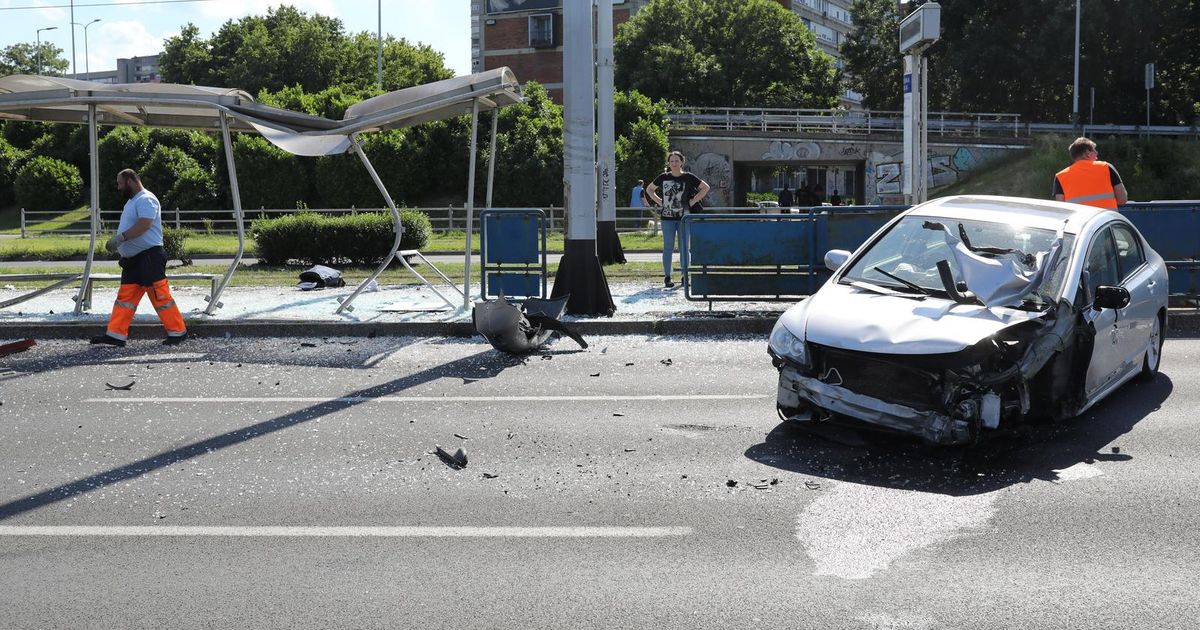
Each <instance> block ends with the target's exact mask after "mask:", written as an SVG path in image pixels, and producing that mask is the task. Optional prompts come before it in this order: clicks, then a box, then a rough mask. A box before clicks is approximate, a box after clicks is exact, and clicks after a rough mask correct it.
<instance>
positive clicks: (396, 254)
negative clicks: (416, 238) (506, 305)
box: [334, 134, 458, 314]
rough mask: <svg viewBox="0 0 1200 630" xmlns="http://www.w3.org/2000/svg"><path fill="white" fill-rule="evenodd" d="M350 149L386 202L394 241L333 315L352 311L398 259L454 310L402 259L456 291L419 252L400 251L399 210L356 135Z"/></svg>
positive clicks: (451, 303)
mask: <svg viewBox="0 0 1200 630" xmlns="http://www.w3.org/2000/svg"><path fill="white" fill-rule="evenodd" d="M350 148H351V149H353V150H354V153H355V154H356V155H357V156H358V159H359V160H361V161H362V163H363V166H364V167H366V169H367V174H369V175H370V176H371V181H373V182H375V187H376V188H378V189H379V193H380V194H381V195H383V200H384V201H385V202H387V206H388V209H389V210H390V211H391V212H392V223H393V225H394V226H395V230H396V239H395V240H394V241H393V242H392V249H391V251H389V252H388V254H387V256H384V258H383V262H382V263H380V265H379V267H377V268H376V269H375V271H374V272H372V273H371V275H370V276H368V277H367V278H366V279H365V280H363V281H362V282H361V283H359V285H358V286H357V287H355V289H354V292H353V293H351V294H350V295H348V296H347V297H345V298H338V302H339V303H340V304H339V306H338V307H337V310H335V311H334V313H339V314H340V313H341V312H342V311H353V310H354V307H353V306H350V303H351V302H353V301H354V298H356V297H358V295H359V294H360V293H362V292H363V291H364V290H365V289H366V288H367V287H368V286H370V285H371V283H372V282H373V281H374V280H375V279H376V278H378V277H379V274H381V273H383V271H384V270H385V269H387V268H388V265H390V264H392V259H398V260H399V261H400V264H401V265H404V268H405V269H407V270H408V271H409V272H411V273H412V274H413V275H414V276H416V277H417V279H418V280H420V281H421V282H422V284H424V285H425V286H427V287H429V288H430V289H432V290H433V292H434V293H436V294H437V295H438V297H440V298H442V300H443V301H445V302H446V304H448V305H449V306H450V307H451V308H454V306H455V305H454V303H453V302H451V301H450V300H448V299H446V296H444V295H442V293H441V292H440V291H438V290H437V289H436V288H435V287H434V286H433V285H432V284H430V283H429V281H428V280H426V279H425V277H424V276H422V275H421V274H419V273H417V271H416V270H415V269H413V268H412V266H411V265H409V264H408V261H407V260H405V259H404V257H405V256H414V257H417V258H420V259H421V261H422V262H423V263H425V264H427V265H429V266H430V267H431V268H433V270H434V271H436V272H437V274H438V275H439V276H441V277H442V279H443V280H444V281H445V282H446V284H449V285H450V286H451V287H452V288H453V289H454V290H455V291H457V290H458V287H457V286H455V285H454V284H453V283H452V282H450V279H449V278H447V277H446V274H444V273H442V272H441V270H439V269H438V268H437V267H434V266H433V264H432V263H430V262H429V261H428V260H426V259H425V257H424V256H422V255H421V253H420V252H418V251H417V250H415V249H413V250H405V251H400V241H401V239H402V238H403V236H404V224H403V223H402V222H401V221H400V210H398V209H397V208H396V202H395V201H392V195H391V194H390V193H389V192H388V191H387V187H385V186H384V185H383V180H382V179H380V178H379V173H376V172H375V167H374V166H373V165H372V164H371V160H369V159H367V154H366V153H363V150H362V143H360V142H359V141H358V134H352V135H351V136H350Z"/></svg>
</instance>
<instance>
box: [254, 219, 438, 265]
mask: <svg viewBox="0 0 1200 630" xmlns="http://www.w3.org/2000/svg"><path fill="white" fill-rule="evenodd" d="M400 223H401V225H402V226H403V228H404V234H403V237H402V238H401V241H400V248H401V249H420V248H422V247H425V246H426V245H427V244H428V243H429V238H430V237H431V236H432V234H433V227H432V225H430V223H429V217H427V216H425V214H424V213H422V212H417V211H416V210H404V211H401V213H400ZM250 233H251V236H252V237H253V238H254V242H255V246H256V250H257V252H258V257H259V258H260V259H261V260H262V261H263V262H265V263H266V264H268V265H283V264H286V263H287V262H288V261H290V260H295V261H299V262H300V263H301V264H306V265H308V264H318V263H324V264H343V263H349V264H353V265H374V264H378V263H379V262H381V261H382V260H383V257H384V255H386V254H387V253H388V250H389V249H390V248H391V246H392V243H393V242H394V241H395V231H394V230H393V227H392V217H391V214H390V213H381V212H368V213H362V214H356V215H345V216H340V217H327V216H321V215H319V214H316V213H312V212H302V213H298V214H292V215H287V216H283V217H279V218H275V219H259V220H257V221H255V222H254V224H253V225H252V226H251V228H250Z"/></svg>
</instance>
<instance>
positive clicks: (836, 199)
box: [829, 188, 842, 206]
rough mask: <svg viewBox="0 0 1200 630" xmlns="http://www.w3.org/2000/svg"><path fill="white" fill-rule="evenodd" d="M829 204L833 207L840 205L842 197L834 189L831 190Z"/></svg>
mask: <svg viewBox="0 0 1200 630" xmlns="http://www.w3.org/2000/svg"><path fill="white" fill-rule="evenodd" d="M829 203H830V204H832V205H835V206H840V205H842V196H841V195H839V194H838V190H837V189H836V188H834V189H833V194H832V195H830V196H829Z"/></svg>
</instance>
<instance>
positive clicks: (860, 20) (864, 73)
mask: <svg viewBox="0 0 1200 630" xmlns="http://www.w3.org/2000/svg"><path fill="white" fill-rule="evenodd" d="M850 16H851V19H853V20H854V26H855V28H854V30H853V31H852V32H851V33H850V35H849V36H848V37H847V38H846V43H844V44H842V58H843V59H844V60H845V62H846V70H847V76H846V84H847V86H848V87H849V88H850V89H852V90H854V91H855V92H858V93H859V94H862V95H863V106H864V107H866V108H867V109H876V110H878V109H882V110H898V109H900V108H901V107H902V105H903V103H902V100H903V99H902V98H901V97H902V94H901V93H900V89H899V88H900V82H901V80H902V77H903V75H904V60H903V57H902V56H901V55H900V51H899V46H900V43H899V40H900V36H899V31H900V21H899V20H898V19H897V15H896V3H895V1H894V0H854V4H852V5H850Z"/></svg>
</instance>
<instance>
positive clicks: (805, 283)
mask: <svg viewBox="0 0 1200 630" xmlns="http://www.w3.org/2000/svg"><path fill="white" fill-rule="evenodd" d="M907 209H908V206H845V207H840V206H832V207H831V206H819V207H814V208H810V209H808V210H807V211H805V212H803V213H801V214H766V215H745V214H712V215H705V214H693V215H688V216H686V217H684V220H683V229H684V230H687V231H688V235H689V237H688V241H689V248H688V249H689V255H688V257H687V259H686V261H685V264H684V267H683V274H684V288H685V291H684V295H685V296H686V297H687V299H689V300H699V301H709V302H712V301H720V300H743V299H747V298H754V299H757V300H794V299H797V298H800V297H803V296H805V295H809V294H811V293H812V292H813V291H815V290H816V288H817V287H818V286H819V285H820V283H821V282H824V280H825V278H827V277H828V275H829V271H828V270H826V269H825V264H824V257H825V252H827V251H829V250H831V249H845V250H850V251H853V250H855V249H857V248H858V246H859V245H861V244H862V243H863V242H864V241H866V240H867V239H868V238H870V236H871V235H872V234H874V233H875V232H876V231H877V230H878V229H879V228H881V227H883V225H884V224H885V223H887V222H888V221H889V220H890V219H892V218H893V217H895V216H896V215H898V214H900V213H901V212H903V211H905V210H907ZM1120 211H1121V213H1122V214H1124V215H1125V216H1126V217H1128V218H1129V220H1130V222H1131V223H1133V224H1134V226H1136V227H1137V229H1138V230H1139V231H1140V232H1141V233H1142V235H1143V236H1145V237H1146V240H1147V241H1149V243H1150V246H1151V247H1153V248H1154V250H1155V251H1157V252H1158V253H1159V254H1160V255H1161V256H1162V257H1163V260H1164V261H1166V264H1167V270H1168V275H1169V282H1170V286H1171V295H1173V296H1187V297H1194V296H1197V295H1200V201H1152V202H1144V203H1129V204H1126V205H1124V206H1122V207H1121V208H1120Z"/></svg>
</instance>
